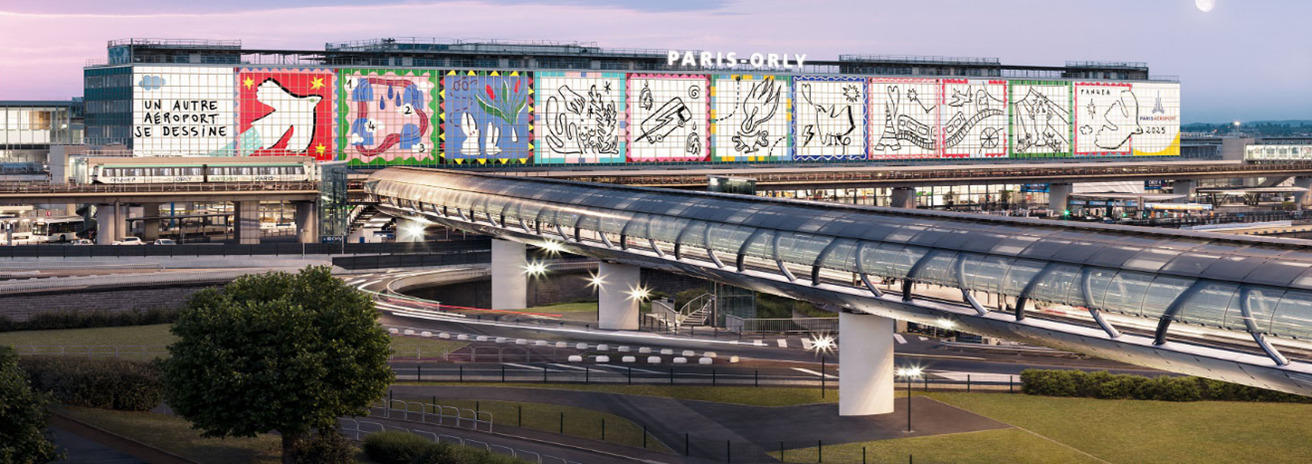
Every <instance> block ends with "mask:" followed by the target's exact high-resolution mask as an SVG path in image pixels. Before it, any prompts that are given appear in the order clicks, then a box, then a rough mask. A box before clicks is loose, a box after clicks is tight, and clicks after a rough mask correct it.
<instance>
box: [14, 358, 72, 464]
mask: <svg viewBox="0 0 1312 464" xmlns="http://www.w3.org/2000/svg"><path fill="white" fill-rule="evenodd" d="M49 398H50V397H49V395H46V394H44V393H40V392H34V391H32V388H31V387H30V386H28V383H27V374H24V373H23V370H22V369H19V368H18V354H17V353H15V352H14V349H13V348H10V347H8V346H3V345H0V463H6V464H7V463H11V462H12V463H19V462H50V461H54V460H56V459H59V458H60V453H59V451H58V450H56V449H55V444H54V443H51V442H50V438H49V437H47V436H46V421H48V420H49V419H50V410H49V409H46V404H48V403H49V402H50V399H49Z"/></svg>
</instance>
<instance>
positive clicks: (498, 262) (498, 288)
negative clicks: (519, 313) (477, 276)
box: [492, 240, 528, 309]
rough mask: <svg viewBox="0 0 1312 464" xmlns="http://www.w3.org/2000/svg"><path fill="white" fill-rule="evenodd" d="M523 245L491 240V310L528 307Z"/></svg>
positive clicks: (526, 262)
mask: <svg viewBox="0 0 1312 464" xmlns="http://www.w3.org/2000/svg"><path fill="white" fill-rule="evenodd" d="M525 256H526V252H525V250H524V244H523V243H519V242H509V241H505V240H492V309H524V308H526V307H528V274H527V273H525V272H524V271H525V269H524V268H525V267H526V266H528V259H527V258H526V257H525Z"/></svg>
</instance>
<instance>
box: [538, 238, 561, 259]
mask: <svg viewBox="0 0 1312 464" xmlns="http://www.w3.org/2000/svg"><path fill="white" fill-rule="evenodd" d="M538 248H541V249H543V250H544V251H546V252H547V254H549V255H551V256H556V255H559V254H560V253H561V252H563V251H565V247H564V246H562V245H561V244H560V242H556V241H551V240H543V241H542V244H541V245H538Z"/></svg>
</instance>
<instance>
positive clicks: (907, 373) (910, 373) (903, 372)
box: [896, 366, 924, 379]
mask: <svg viewBox="0 0 1312 464" xmlns="http://www.w3.org/2000/svg"><path fill="white" fill-rule="evenodd" d="M896 374H897V376H898V377H902V378H909V379H918V378H920V376H921V375H924V370H922V369H921V368H920V366H907V367H899V368H897V371H896Z"/></svg>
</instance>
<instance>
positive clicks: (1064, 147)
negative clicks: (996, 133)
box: [1008, 81, 1071, 158]
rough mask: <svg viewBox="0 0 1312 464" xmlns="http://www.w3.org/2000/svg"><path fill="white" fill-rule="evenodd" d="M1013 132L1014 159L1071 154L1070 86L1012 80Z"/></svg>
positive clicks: (1010, 141)
mask: <svg viewBox="0 0 1312 464" xmlns="http://www.w3.org/2000/svg"><path fill="white" fill-rule="evenodd" d="M1010 90H1011V105H1010V109H1011V116H1010V118H1011V131H1010V132H1009V136H1008V146H1009V147H1010V148H1011V156H1012V157H1015V158H1032V157H1040V158H1046V157H1069V156H1071V85H1070V83H1069V82H1060V81H1011V84H1010Z"/></svg>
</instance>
